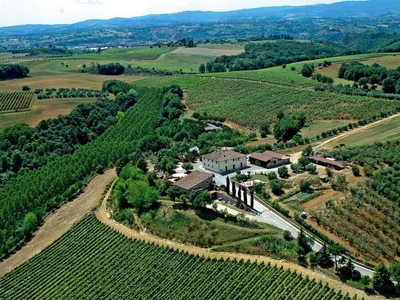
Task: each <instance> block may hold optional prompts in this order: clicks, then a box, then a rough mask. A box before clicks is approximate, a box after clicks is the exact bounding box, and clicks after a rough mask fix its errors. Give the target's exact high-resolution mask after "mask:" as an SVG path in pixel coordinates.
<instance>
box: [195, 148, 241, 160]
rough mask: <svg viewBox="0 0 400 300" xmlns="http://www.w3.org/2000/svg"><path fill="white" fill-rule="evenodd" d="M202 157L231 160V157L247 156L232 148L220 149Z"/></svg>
mask: <svg viewBox="0 0 400 300" xmlns="http://www.w3.org/2000/svg"><path fill="white" fill-rule="evenodd" d="M201 157H202V158H207V159H209V160H212V161H226V160H230V159H236V158H241V157H246V155H244V154H242V153H239V152H235V151H231V150H222V149H218V150H216V151H214V152H212V153H209V154H204V155H202V156H201Z"/></svg>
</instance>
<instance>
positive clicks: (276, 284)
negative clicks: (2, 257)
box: [0, 214, 356, 300]
mask: <svg viewBox="0 0 400 300" xmlns="http://www.w3.org/2000/svg"><path fill="white" fill-rule="evenodd" d="M0 295H1V296H0V298H2V299H33V298H36V299H77V298H79V299H80V298H85V299H110V298H113V299H274V300H275V299H329V300H331V299H350V297H349V296H348V295H343V294H342V293H341V291H335V290H333V289H332V288H330V287H329V286H328V285H327V284H325V285H324V284H322V283H321V282H316V281H315V279H310V278H308V277H303V276H302V275H301V274H297V273H296V272H294V273H293V272H291V271H290V270H284V269H283V268H282V267H277V266H276V265H271V264H263V263H261V264H259V263H256V262H255V263H251V262H249V261H244V260H240V261H236V260H235V259H234V260H223V259H215V258H214V259H211V258H204V257H200V256H198V255H193V254H188V253H185V252H179V251H176V250H173V249H171V248H168V247H161V246H158V245H154V244H150V243H146V242H143V241H138V240H131V239H127V238H126V237H124V236H123V235H121V234H119V233H117V232H115V231H113V230H112V229H111V228H109V227H107V226H105V225H103V224H101V223H100V222H99V221H98V220H97V219H96V218H95V216H94V215H93V214H91V215H89V216H87V217H85V218H84V219H82V220H81V221H80V222H78V223H76V224H75V225H74V226H73V227H72V228H71V230H69V231H68V232H67V233H66V234H65V235H63V236H62V237H61V238H59V239H58V240H57V241H56V242H55V243H53V244H52V245H51V246H49V247H47V248H46V249H45V250H43V251H42V252H41V253H40V254H38V255H36V256H35V257H33V258H32V259H31V260H29V261H28V262H26V263H24V264H23V265H21V266H19V267H17V268H16V269H15V270H13V271H12V272H10V273H8V274H6V275H5V276H4V277H2V278H0ZM352 299H356V296H354V297H353V298H352Z"/></svg>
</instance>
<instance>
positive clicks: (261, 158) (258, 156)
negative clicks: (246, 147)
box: [249, 153, 272, 162]
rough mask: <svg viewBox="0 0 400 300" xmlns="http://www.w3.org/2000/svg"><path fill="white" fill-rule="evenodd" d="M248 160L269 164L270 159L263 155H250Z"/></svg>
mask: <svg viewBox="0 0 400 300" xmlns="http://www.w3.org/2000/svg"><path fill="white" fill-rule="evenodd" d="M249 158H254V159H257V160H259V161H262V162H269V161H270V160H271V158H272V157H271V156H268V155H265V154H264V153H251V154H250V155H249Z"/></svg>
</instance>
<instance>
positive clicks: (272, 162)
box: [249, 150, 290, 168]
mask: <svg viewBox="0 0 400 300" xmlns="http://www.w3.org/2000/svg"><path fill="white" fill-rule="evenodd" d="M249 161H250V163H251V164H253V165H256V166H260V167H263V168H276V167H280V166H283V165H287V164H290V157H289V156H287V155H285V154H282V153H278V152H274V151H269V150H267V151H265V152H263V153H251V154H250V155H249Z"/></svg>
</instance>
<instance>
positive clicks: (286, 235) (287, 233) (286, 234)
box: [283, 230, 293, 241]
mask: <svg viewBox="0 0 400 300" xmlns="http://www.w3.org/2000/svg"><path fill="white" fill-rule="evenodd" d="M283 238H284V239H285V240H287V241H291V240H292V239H293V237H292V234H291V232H290V231H289V230H285V231H284V232H283Z"/></svg>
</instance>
